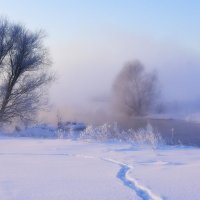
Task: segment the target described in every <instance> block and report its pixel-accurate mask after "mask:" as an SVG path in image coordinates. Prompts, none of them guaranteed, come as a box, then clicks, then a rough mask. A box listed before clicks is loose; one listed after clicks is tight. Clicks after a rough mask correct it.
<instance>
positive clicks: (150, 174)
mask: <svg viewBox="0 0 200 200" xmlns="http://www.w3.org/2000/svg"><path fill="white" fill-rule="evenodd" d="M0 163H1V164H0V199H2V200H27V199H29V200H66V199H67V200H94V199H95V200H104V199H105V200H129V199H130V200H132V199H145V200H146V199H153V200H159V199H177V200H179V199H181V200H184V199H186V200H187V199H188V200H190V199H193V200H198V199H200V195H199V191H200V172H199V169H200V150H199V149H197V148H184V147H163V148H162V149H157V150H152V149H151V148H148V147H146V148H138V147H137V148H136V147H133V146H131V145H129V144H120V143H96V142H86V141H71V140H61V139H46V140H44V139H22V138H1V139H0Z"/></svg>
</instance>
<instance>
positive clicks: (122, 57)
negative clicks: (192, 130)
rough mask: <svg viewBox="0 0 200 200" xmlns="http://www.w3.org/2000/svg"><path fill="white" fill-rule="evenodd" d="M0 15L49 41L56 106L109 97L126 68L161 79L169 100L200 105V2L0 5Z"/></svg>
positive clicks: (37, 0)
mask: <svg viewBox="0 0 200 200" xmlns="http://www.w3.org/2000/svg"><path fill="white" fill-rule="evenodd" d="M0 5H1V6H0V15H1V16H5V17H7V18H8V19H10V20H11V21H15V22H20V23H22V24H25V25H26V26H27V27H28V28H29V29H31V30H38V29H44V30H45V31H46V33H47V35H48V37H47V38H46V43H47V45H48V46H49V50H50V53H51V57H52V60H53V69H54V70H55V71H56V72H57V77H58V80H57V81H56V83H55V84H54V86H53V87H52V89H51V101H52V102H53V103H55V104H57V105H61V104H62V105H68V104H74V105H79V104H82V103H83V102H84V103H89V102H91V101H93V100H99V101H100V100H101V99H104V98H106V96H108V95H109V92H110V89H111V86H112V81H113V79H114V77H115V75H116V74H117V73H118V71H119V70H120V68H121V67H122V66H123V64H124V63H125V62H127V61H129V60H133V59H139V60H141V61H142V62H143V63H144V64H145V65H146V66H147V68H148V69H156V70H157V71H158V74H159V77H160V82H161V84H162V88H163V91H164V96H165V98H166V99H169V100H183V99H186V100H187V99H189V100H193V99H195V98H196V99H200V91H198V86H199V85H200V78H199V75H200V12H199V11H200V1H198V0H191V1H186V0H163V1H160V0H151V1H150V0H95V1H94V0H82V1H81V0H71V1H70V0H57V1H53V0H43V1H41V0H34V1H33V0H32V1H31V0H20V1H19V0H18V1H17V0H6V1H4V0H0Z"/></svg>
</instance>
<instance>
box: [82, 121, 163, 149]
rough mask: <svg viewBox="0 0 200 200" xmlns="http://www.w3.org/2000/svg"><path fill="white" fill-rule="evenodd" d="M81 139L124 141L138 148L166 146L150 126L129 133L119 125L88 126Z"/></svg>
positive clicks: (130, 130)
mask: <svg viewBox="0 0 200 200" xmlns="http://www.w3.org/2000/svg"><path fill="white" fill-rule="evenodd" d="M80 138H81V139H94V140H99V141H110V140H117V141H124V142H131V143H132V144H134V145H138V146H147V145H148V146H151V147H153V148H156V147H158V146H159V145H162V144H164V141H163V139H162V137H161V135H160V134H159V133H158V132H156V131H155V130H154V129H153V127H152V126H151V125H150V124H148V125H147V127H146V128H143V129H138V130H136V131H135V130H133V129H129V130H127V131H125V130H120V129H119V127H118V126H117V124H116V123H115V124H114V125H109V124H104V125H102V126H96V127H94V126H88V127H87V128H86V129H85V130H84V131H82V132H81V134H80Z"/></svg>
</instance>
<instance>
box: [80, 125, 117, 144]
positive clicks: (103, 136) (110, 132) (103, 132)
mask: <svg viewBox="0 0 200 200" xmlns="http://www.w3.org/2000/svg"><path fill="white" fill-rule="evenodd" d="M119 137H120V131H119V129H118V127H117V124H116V123H115V124H114V125H110V124H103V125H102V126H96V127H94V126H88V127H87V128H86V129H85V130H84V131H82V132H81V134H80V138H82V139H95V140H99V141H107V140H111V139H120V138H119Z"/></svg>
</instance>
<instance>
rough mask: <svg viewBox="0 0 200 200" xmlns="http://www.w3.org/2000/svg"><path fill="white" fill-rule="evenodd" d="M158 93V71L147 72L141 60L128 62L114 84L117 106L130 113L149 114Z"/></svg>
mask: <svg viewBox="0 0 200 200" xmlns="http://www.w3.org/2000/svg"><path fill="white" fill-rule="evenodd" d="M158 95H159V89H158V81H157V76H156V73H155V72H151V73H147V72H146V71H145V68H144V66H143V65H142V64H141V63H140V62H139V61H134V62H129V63H127V64H126V65H125V66H124V67H123V69H122V70H121V71H120V73H119V74H118V76H117V77H116V79H115V81H114V84H113V101H114V105H115V108H116V109H118V110H120V111H122V112H124V113H126V114H128V115H134V116H144V115H146V114H148V112H149V111H150V110H151V109H152V108H153V106H154V104H155V103H156V101H157V98H158Z"/></svg>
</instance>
